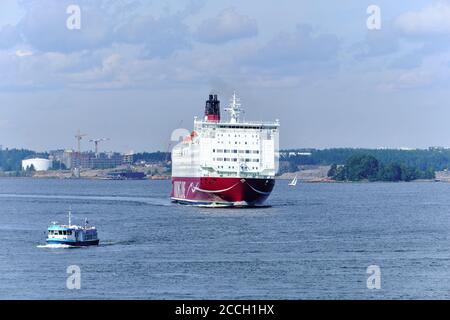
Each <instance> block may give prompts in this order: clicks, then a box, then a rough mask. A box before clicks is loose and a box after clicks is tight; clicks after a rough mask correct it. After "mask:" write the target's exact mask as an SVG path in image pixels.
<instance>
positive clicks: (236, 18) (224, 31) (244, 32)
mask: <svg viewBox="0 0 450 320" xmlns="http://www.w3.org/2000/svg"><path fill="white" fill-rule="evenodd" d="M257 34H258V26H257V24H256V21H255V20H254V19H252V18H250V17H248V16H246V15H242V14H239V13H238V12H237V11H236V10H235V9H234V8H228V9H224V10H222V11H221V12H220V13H219V14H218V15H217V16H216V17H214V18H210V19H206V20H204V21H203V22H202V23H201V24H200V26H199V27H198V29H197V32H196V39H197V40H198V41H200V42H205V43H214V44H217V43H225V42H228V41H232V40H237V39H243V38H251V37H254V36H256V35H257Z"/></svg>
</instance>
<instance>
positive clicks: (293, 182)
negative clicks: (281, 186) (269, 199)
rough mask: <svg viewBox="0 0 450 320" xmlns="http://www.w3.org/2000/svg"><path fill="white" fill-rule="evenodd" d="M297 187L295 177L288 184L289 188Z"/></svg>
mask: <svg viewBox="0 0 450 320" xmlns="http://www.w3.org/2000/svg"><path fill="white" fill-rule="evenodd" d="M296 185H297V175H295V177H294V179H292V181H291V182H289V186H291V187H295V186H296Z"/></svg>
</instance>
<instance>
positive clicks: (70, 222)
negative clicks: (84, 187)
mask: <svg viewBox="0 0 450 320" xmlns="http://www.w3.org/2000/svg"><path fill="white" fill-rule="evenodd" d="M71 225H72V208H69V227H70V226H71Z"/></svg>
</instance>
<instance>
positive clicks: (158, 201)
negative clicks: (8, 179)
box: [0, 193, 171, 206]
mask: <svg viewBox="0 0 450 320" xmlns="http://www.w3.org/2000/svg"><path fill="white" fill-rule="evenodd" d="M0 198H24V199H51V200H81V201H118V202H134V203H141V204H145V205H153V206H170V205H171V203H170V201H169V200H167V199H163V198H150V197H127V196H83V195H79V196H71V195H45V194H10V193H0Z"/></svg>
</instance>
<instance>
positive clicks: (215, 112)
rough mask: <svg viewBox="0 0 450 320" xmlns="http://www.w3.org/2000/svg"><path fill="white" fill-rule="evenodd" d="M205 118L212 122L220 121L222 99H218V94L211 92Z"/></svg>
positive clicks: (207, 101)
mask: <svg viewBox="0 0 450 320" xmlns="http://www.w3.org/2000/svg"><path fill="white" fill-rule="evenodd" d="M205 120H206V121H211V122H219V121H220V101H219V100H218V99H217V94H214V95H212V94H210V95H209V99H208V100H206V106H205Z"/></svg>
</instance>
